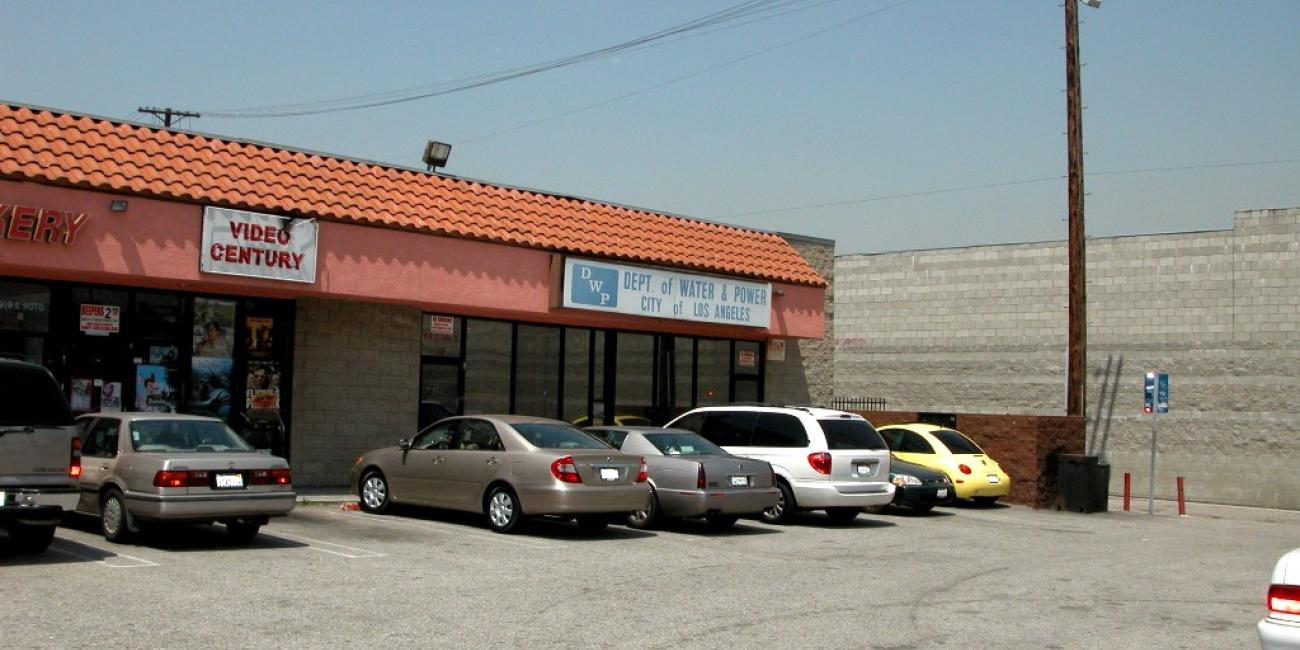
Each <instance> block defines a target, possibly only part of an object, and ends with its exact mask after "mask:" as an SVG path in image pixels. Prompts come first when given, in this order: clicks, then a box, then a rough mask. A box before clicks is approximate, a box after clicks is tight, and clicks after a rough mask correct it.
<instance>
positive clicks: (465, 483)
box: [348, 415, 650, 533]
mask: <svg viewBox="0 0 1300 650" xmlns="http://www.w3.org/2000/svg"><path fill="white" fill-rule="evenodd" d="M648 478H649V477H648V474H647V471H646V463H645V459H644V458H643V457H641V456H634V455H628V454H624V453H621V452H618V451H616V450H614V449H611V448H610V447H608V446H606V445H604V444H602V443H600V442H598V441H596V440H594V439H593V438H592V437H591V436H589V435H587V434H585V433H583V432H582V431H581V430H580V429H578V428H576V427H574V426H573V425H571V424H568V423H565V422H560V421H558V420H549V419H546V418H538V417H529V416H523V415H473V416H462V417H453V418H447V419H444V420H440V421H438V422H435V423H434V424H433V425H431V426H429V427H428V428H426V429H424V430H423V431H421V432H420V433H419V434H417V435H416V436H415V438H413V439H411V440H407V439H405V438H403V439H402V440H400V441H399V442H398V443H397V446H396V447H384V448H382V449H375V450H373V451H370V452H367V453H365V454H362V455H361V456H358V457H357V459H356V463H355V464H354V465H353V467H352V474H351V478H350V480H349V481H348V483H349V485H351V487H352V490H353V493H354V494H357V495H359V496H360V497H361V509H362V510H365V511H366V512H372V513H379V512H384V511H385V510H387V509H388V507H389V506H390V505H392V504H394V503H399V504H410V505H418V506H429V507H435V508H447V509H451V510H463V511H467V512H482V513H483V514H484V515H486V516H487V519H488V525H489V526H490V527H491V528H492V530H494V531H497V532H500V533H508V532H512V531H514V530H516V529H517V527H518V526H519V523H520V521H522V520H523V518H524V517H526V516H536V515H559V516H568V517H574V518H576V519H577V520H578V525H579V526H582V527H584V528H587V529H590V530H599V529H601V528H604V527H605V525H606V524H607V523H608V520H609V517H610V516H611V515H623V516H626V515H627V514H628V513H631V512H633V511H636V510H643V509H645V507H646V504H647V503H648V502H649V499H650V484H649V483H648Z"/></svg>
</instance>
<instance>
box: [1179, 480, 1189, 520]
mask: <svg viewBox="0 0 1300 650" xmlns="http://www.w3.org/2000/svg"><path fill="white" fill-rule="evenodd" d="M1178 516H1179V517H1186V516H1187V501H1186V500H1185V499H1183V477H1181V476H1179V477H1178Z"/></svg>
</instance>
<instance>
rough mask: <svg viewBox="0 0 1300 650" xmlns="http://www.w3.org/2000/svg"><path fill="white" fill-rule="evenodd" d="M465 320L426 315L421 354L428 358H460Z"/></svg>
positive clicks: (454, 317)
mask: <svg viewBox="0 0 1300 650" xmlns="http://www.w3.org/2000/svg"><path fill="white" fill-rule="evenodd" d="M464 329H465V328H464V325H463V319H461V318H458V317H456V316H441V315H438V314H425V315H424V326H423V328H422V329H421V331H422V332H423V334H422V336H421V343H420V353H421V354H423V355H424V356H426V357H456V358H459V357H460V337H461V333H462V332H463V330H464Z"/></svg>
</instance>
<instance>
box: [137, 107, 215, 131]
mask: <svg viewBox="0 0 1300 650" xmlns="http://www.w3.org/2000/svg"><path fill="white" fill-rule="evenodd" d="M135 111H136V112H137V113H148V114H150V115H152V116H154V117H156V118H158V119H160V120H162V123H163V126H165V127H167V128H169V129H170V128H172V118H182V117H202V115H199V114H198V113H191V112H190V111H176V110H172V108H171V107H170V106H169V107H167V108H154V107H152V106H141V107H140V108H137V109H135Z"/></svg>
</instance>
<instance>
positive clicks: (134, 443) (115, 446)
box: [77, 413, 297, 542]
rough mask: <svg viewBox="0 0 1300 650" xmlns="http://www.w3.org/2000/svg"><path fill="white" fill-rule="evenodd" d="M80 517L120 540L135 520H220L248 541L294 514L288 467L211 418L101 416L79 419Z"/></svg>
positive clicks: (134, 529) (113, 539)
mask: <svg viewBox="0 0 1300 650" xmlns="http://www.w3.org/2000/svg"><path fill="white" fill-rule="evenodd" d="M77 428H78V430H79V432H80V435H81V439H82V440H83V441H84V442H83V443H82V446H81V467H82V472H81V479H80V482H81V497H80V501H79V502H78V503H77V510H78V511H79V512H82V513H85V514H90V515H97V516H98V517H99V520H100V527H101V529H102V530H103V533H104V537H105V538H106V539H108V540H109V541H111V542H121V541H125V540H126V539H127V538H128V537H129V536H130V535H131V534H132V533H134V532H137V531H138V530H139V526H138V524H139V523H140V522H166V523H186V524H196V523H211V522H214V521H219V522H222V523H224V524H225V525H226V529H227V530H228V531H229V532H230V535H231V536H232V537H234V538H235V539H236V540H238V541H241V542H247V541H249V540H251V539H252V538H253V537H254V536H256V535H257V531H258V530H259V529H260V528H261V527H262V525H263V524H265V523H267V520H268V518H269V517H276V516H281V515H286V514H288V513H289V511H290V510H293V506H294V502H295V501H296V498H297V495H295V494H294V492H293V484H292V479H291V477H290V474H289V463H288V461H286V460H285V459H283V458H280V457H278V456H272V455H270V454H264V453H259V452H258V451H256V450H254V449H253V448H252V447H250V446H249V445H248V444H247V443H245V442H244V441H243V439H241V438H240V437H239V435H237V434H236V433H235V432H234V431H231V430H230V427H227V426H226V424H225V423H224V422H222V421H221V420H218V419H217V418H209V417H198V416H193V415H177V414H174V413H104V414H92V415H83V416H81V417H80V418H77Z"/></svg>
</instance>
